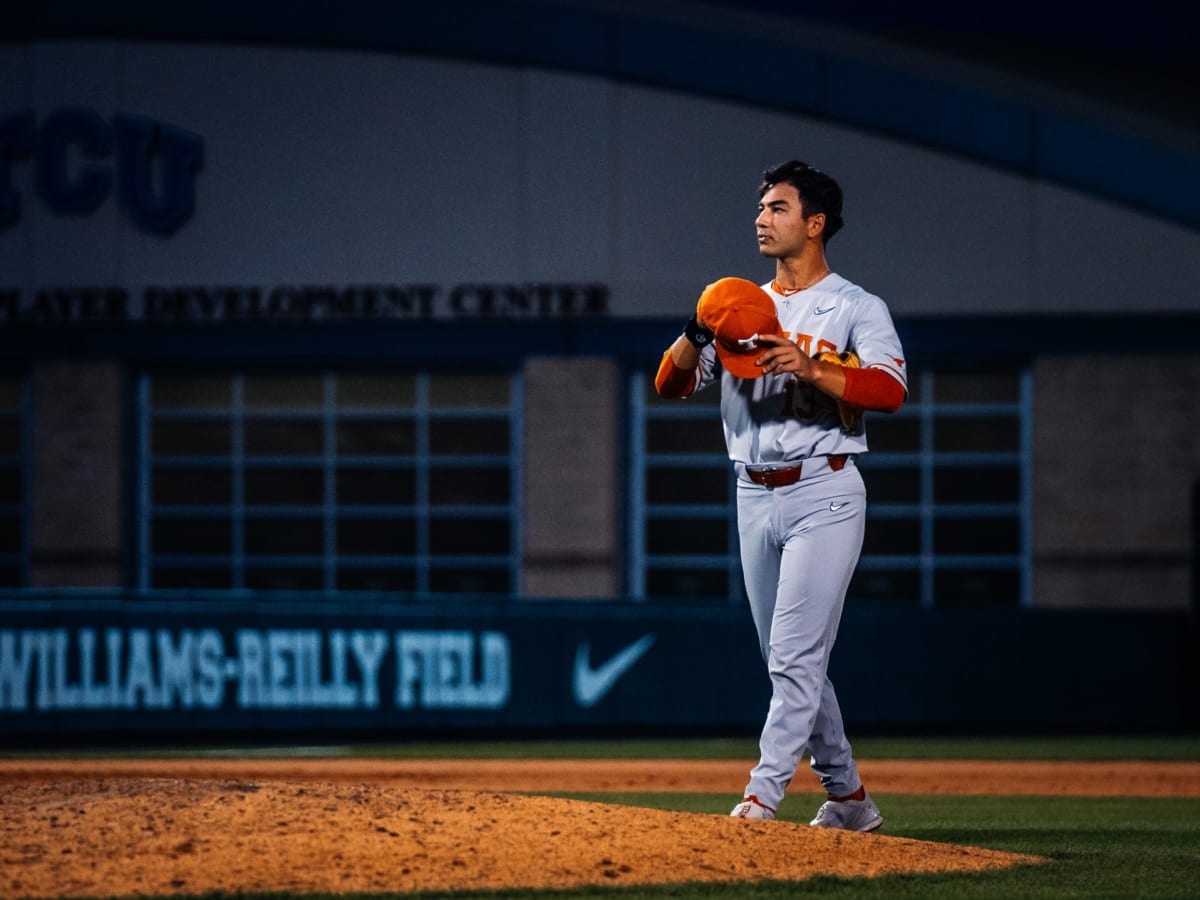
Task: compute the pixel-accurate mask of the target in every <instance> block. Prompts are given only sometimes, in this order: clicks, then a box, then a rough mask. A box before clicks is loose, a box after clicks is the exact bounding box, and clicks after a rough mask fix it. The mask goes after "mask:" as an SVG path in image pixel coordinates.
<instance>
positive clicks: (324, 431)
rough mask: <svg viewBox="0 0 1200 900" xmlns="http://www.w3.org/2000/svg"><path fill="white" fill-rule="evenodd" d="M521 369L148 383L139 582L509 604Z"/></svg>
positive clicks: (144, 382) (146, 379)
mask: <svg viewBox="0 0 1200 900" xmlns="http://www.w3.org/2000/svg"><path fill="white" fill-rule="evenodd" d="M519 397H520V390H519V388H518V385H517V376H514V375H510V374H509V373H507V372H488V373H478V374H467V375H464V374H431V373H327V374H311V373H301V374H261V373H230V374H220V375H211V374H204V375H198V374H190V373H184V374H180V373H168V372H154V373H147V374H145V375H143V376H142V377H141V379H140V389H139V409H140V414H139V421H140V423H141V431H140V434H141V447H140V453H139V458H140V460H141V478H140V485H141V487H140V497H139V503H140V512H141V515H140V516H139V521H140V523H141V533H140V535H139V541H138V544H139V552H138V559H139V586H140V587H143V588H160V589H169V588H189V589H197V588H212V589H246V590H301V591H395V592H403V593H418V594H420V593H428V592H448V593H505V594H507V593H510V592H511V591H513V590H514V589H515V585H516V583H517V564H518V558H517V548H519V546H520V541H519V509H518V506H519V503H518V497H519V491H518V490H517V489H516V484H517V482H516V479H517V475H518V466H517V464H516V460H517V436H518V435H519V434H520V422H521V416H520V408H519V403H518V398H519Z"/></svg>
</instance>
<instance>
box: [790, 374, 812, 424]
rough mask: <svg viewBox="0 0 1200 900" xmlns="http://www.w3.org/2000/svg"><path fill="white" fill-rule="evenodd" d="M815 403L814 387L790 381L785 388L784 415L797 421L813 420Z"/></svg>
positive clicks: (793, 380) (794, 380)
mask: <svg viewBox="0 0 1200 900" xmlns="http://www.w3.org/2000/svg"><path fill="white" fill-rule="evenodd" d="M814 406H815V404H814V402H813V386H812V385H811V384H807V383H805V384H801V383H800V382H799V381H797V380H796V379H794V378H792V379H789V381H788V383H787V386H786V387H785V388H784V400H783V414H784V415H785V416H794V417H795V418H797V419H811V418H812V417H813V414H814V413H815V409H814Z"/></svg>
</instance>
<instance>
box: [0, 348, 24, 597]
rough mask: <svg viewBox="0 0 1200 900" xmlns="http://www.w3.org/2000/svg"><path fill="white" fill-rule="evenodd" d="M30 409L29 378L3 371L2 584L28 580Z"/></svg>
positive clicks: (0, 467) (0, 459)
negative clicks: (27, 461) (28, 442)
mask: <svg viewBox="0 0 1200 900" xmlns="http://www.w3.org/2000/svg"><path fill="white" fill-rule="evenodd" d="M28 409H29V402H28V398H27V386H26V379H25V378H24V377H23V376H21V375H18V374H13V373H7V372H6V373H0V587H23V586H25V585H26V584H27V583H28V581H29V579H28V577H27V572H26V569H27V566H28V560H29V553H28V547H27V536H28V533H29V529H28V527H27V524H26V523H27V522H28V485H27V484H26V475H27V470H26V466H25V460H26V459H27V458H28V457H29V454H28V453H27V452H26V441H27V440H28V436H29V425H28V421H29V414H28Z"/></svg>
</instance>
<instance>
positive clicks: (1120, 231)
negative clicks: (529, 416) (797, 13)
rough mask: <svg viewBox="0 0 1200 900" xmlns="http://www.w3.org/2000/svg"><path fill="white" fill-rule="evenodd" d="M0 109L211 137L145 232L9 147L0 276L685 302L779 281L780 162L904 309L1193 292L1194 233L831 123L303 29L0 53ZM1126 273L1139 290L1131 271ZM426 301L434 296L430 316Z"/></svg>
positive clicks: (656, 311)
mask: <svg viewBox="0 0 1200 900" xmlns="http://www.w3.org/2000/svg"><path fill="white" fill-rule="evenodd" d="M0 73H3V75H4V76H5V77H4V78H3V79H2V81H0V102H2V103H3V104H4V106H3V107H2V108H0V115H7V114H10V113H12V112H16V111H18V110H20V109H23V108H28V107H29V106H30V105H32V107H33V108H34V109H35V111H36V112H37V115H38V120H39V122H40V121H42V120H43V119H44V117H45V116H46V115H47V114H48V113H50V112H52V111H53V110H55V109H59V108H63V107H67V106H84V107H90V108H92V109H94V110H95V111H96V112H97V113H98V114H99V115H100V116H101V117H103V118H105V119H106V120H109V119H111V117H112V116H113V115H114V114H116V113H128V114H132V115H138V116H147V117H151V118H154V119H157V120H159V121H162V122H165V123H169V124H170V125H173V126H175V127H178V128H182V129H186V130H188V131H191V132H194V133H196V134H198V135H200V136H202V138H203V141H204V163H203V168H202V170H201V171H200V172H199V174H198V179H197V182H196V189H197V193H196V206H195V214H194V216H193V218H192V219H191V220H190V221H188V222H187V223H185V224H184V225H183V226H182V227H181V228H180V229H179V230H178V231H177V232H176V233H175V234H173V235H171V236H169V237H162V236H158V235H152V234H147V233H144V232H143V231H139V230H138V229H137V228H135V227H134V226H133V224H132V223H131V222H130V221H129V219H128V217H127V216H126V215H125V214H124V213H123V211H122V209H121V208H120V204H119V202H118V200H117V199H116V198H115V197H111V198H110V199H109V201H108V202H106V203H105V204H104V205H103V207H102V208H101V209H100V210H98V211H97V212H96V213H95V214H93V215H89V216H86V217H83V218H78V217H77V218H59V217H56V216H54V215H52V214H51V213H50V212H49V211H48V210H47V209H46V208H45V207H44V204H42V203H41V202H40V201H39V199H38V197H37V196H36V195H35V193H34V191H33V187H32V186H33V180H34V176H33V170H34V165H33V163H32V162H31V161H29V160H20V159H17V160H13V161H11V162H10V165H9V176H10V180H11V183H12V185H13V186H14V187H15V188H16V190H18V191H19V193H20V194H21V200H22V207H23V217H22V219H21V221H20V222H19V223H18V224H17V225H15V226H11V227H9V228H6V229H4V230H2V231H0V272H2V274H3V284H0V288H9V289H11V288H13V287H19V288H21V289H22V290H23V291H24V292H26V293H27V294H29V293H31V292H32V291H34V290H35V289H37V288H41V287H47V286H56V285H63V284H92V283H97V282H102V283H106V284H119V285H123V286H126V287H127V288H128V289H129V290H130V292H131V295H136V294H137V293H138V292H139V291H140V290H141V288H142V287H144V286H147V285H170V286H174V285H207V286H219V285H242V286H251V285H256V286H260V287H263V288H267V289H269V288H270V287H272V286H275V285H281V284H289V285H294V284H328V285H347V284H367V283H380V284H409V283H430V284H436V285H441V286H443V288H446V289H448V288H450V287H452V286H454V285H459V284H463V283H470V282H490V283H510V282H511V283H524V282H533V281H572V282H581V283H582V282H601V283H604V284H607V285H608V286H609V287H610V288H611V291H612V296H611V312H612V313H613V314H615V315H629V316H640V315H668V316H669V315H679V314H682V313H683V312H685V311H686V309H687V308H688V307H689V306H690V305H691V303H693V302H694V300H695V298H696V296H697V295H698V293H699V291H700V290H701V289H702V288H703V286H704V285H705V284H706V283H708V282H709V281H712V280H714V279H715V278H718V277H721V276H723V275H728V274H740V275H743V276H745V277H749V278H754V279H763V280H765V279H766V278H769V277H770V275H771V273H772V267H771V264H770V262H769V261H766V260H763V259H761V258H760V257H759V256H758V253H757V251H756V249H755V245H754V241H753V220H754V216H755V205H756V202H757V197H756V196H755V187H756V184H757V181H758V177H759V174H760V173H761V171H762V169H763V168H765V167H766V166H768V165H770V164H773V163H775V162H778V161H781V160H783V159H786V158H789V157H800V158H805V159H807V160H808V161H810V162H812V163H814V164H816V165H818V166H819V167H821V168H825V169H827V170H828V171H829V172H830V173H831V174H833V175H834V176H835V177H837V178H838V179H839V180H840V181H841V182H842V183H843V186H844V188H845V191H846V195H847V208H846V219H847V223H848V224H847V227H846V230H845V231H844V232H843V233H842V234H841V235H839V236H838V237H837V239H836V240H835V241H834V243H833V244H832V245H831V247H830V258H831V262H832V264H833V265H834V267H835V268H836V269H837V270H838V271H840V272H842V273H843V274H845V275H846V276H847V277H849V278H851V279H852V280H855V281H858V282H859V283H861V284H863V285H864V286H866V287H867V288H868V289H870V290H873V291H875V292H876V293H879V294H880V295H882V296H883V297H884V298H885V299H887V300H888V302H889V304H890V305H891V306H892V308H893V311H894V312H895V313H896V314H897V315H917V314H928V313H1023V312H1035V311H1037V312H1075V311H1113V310H1119V309H1122V308H1129V307H1131V306H1136V307H1137V308H1138V309H1146V310H1159V311H1171V310H1183V309H1194V308H1196V306H1197V305H1198V304H1200V299H1198V298H1197V296H1196V289H1195V287H1194V286H1195V285H1197V284H1200V235H1198V234H1196V233H1195V232H1194V231H1192V230H1189V229H1187V228H1185V227H1183V226H1175V225H1171V224H1168V223H1165V222H1163V221H1161V220H1158V219H1154V218H1151V217H1149V216H1146V215H1142V214H1138V213H1134V212H1131V211H1128V210H1126V209H1124V208H1121V207H1118V206H1116V205H1114V204H1111V203H1106V202H1102V201H1098V200H1095V199H1092V198H1090V197H1087V196H1084V195H1081V194H1077V193H1073V192H1070V191H1066V190H1062V189H1061V188H1052V187H1049V186H1045V185H1040V184H1038V183H1035V182H1032V181H1030V180H1028V179H1026V178H1023V177H1019V176H1015V175H1011V174H1008V173H1005V172H1002V171H999V170H997V169H994V168H991V167H988V166H985V165H982V164H979V163H976V162H972V161H969V160H964V159H959V158H951V157H948V156H945V155H941V154H938V153H935V152H932V151H930V150H927V149H924V148H919V147H916V146H913V145H910V144H905V143H902V142H897V141H893V140H889V139H887V138H885V137H883V136H880V135H876V134H866V133H862V132H858V131H855V130H852V129H849V128H844V127H841V126H838V125H835V124H833V123H830V122H826V121H818V120H814V119H809V118H805V117H800V116H792V115H783V114H779V113H773V112H771V111H770V110H765V109H760V108H751V107H746V106H741V105H737V104H734V103H727V102H722V101H717V100H713V99H707V98H703V97H697V96H692V95H688V94H684V93H679V92H672V91H665V90H655V89H650V88H644V87H638V86H633V85H628V84H618V83H615V82H612V81H609V80H606V79H602V78H590V77H585V76H581V75H570V74H564V73H558V72H551V71H545V70H535V69H527V68H518V67H496V66H485V65H477V64H472V63H466V62H459V61H451V60H444V59H436V58H429V57H418V56H399V55H385V54H370V53H342V52H331V51H316V50H303V49H295V48H288V49H285V48H264V47H252V46H211V45H199V44H197V45H187V46H184V45H164V44H111V43H87V44H41V45H33V46H32V47H28V46H17V45H10V46H6V47H4V48H2V49H0ZM1135 285H1136V286H1137V287H1136V290H1134V289H1133V288H1132V286H1135ZM439 312H441V310H439Z"/></svg>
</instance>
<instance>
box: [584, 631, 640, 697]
mask: <svg viewBox="0 0 1200 900" xmlns="http://www.w3.org/2000/svg"><path fill="white" fill-rule="evenodd" d="M653 643H654V635H653V634H647V635H645V636H644V637H642V638H639V639H638V640H636V641H634V642H633V643H632V644H630V645H629V646H628V647H626V648H625V649H624V650H622V651H620V652H619V653H617V654H616V655H615V656H612V657H610V658H609V659H608V661H607V662H605V663H603V664H602V665H600V666H597V667H596V668H594V669H593V668H592V664H591V662H590V659H589V658H590V657H591V652H592V648H591V645H590V644H589V643H588V642H587V641H584V642H583V643H582V644H580V645H579V646H577V647H576V648H575V672H574V677H573V678H572V689H573V690H574V692H575V702H576V703H578V704H579V705H580V706H582V707H583V708H584V709H587V708H588V707H591V706H595V705H596V704H597V703H599V702H600V701H601V700H602V699H604V697H605V695H606V694H608V692H609V691H611V690H612V689H613V685H615V684H616V683H617V682H618V681H619V680H620V679H621V676H622V675H624V674H625V673H626V672H628V671H629V670H630V669H631V668H633V664H634V663H636V662H637V661H638V660H639V659H641V658H642V656H643V654H645V652H646V651H647V650H649V649H650V646H651V645H652V644H653Z"/></svg>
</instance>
